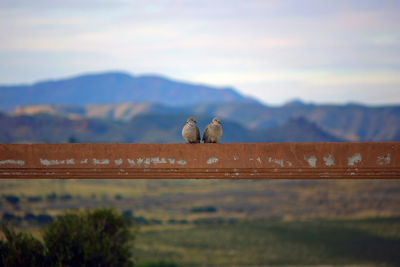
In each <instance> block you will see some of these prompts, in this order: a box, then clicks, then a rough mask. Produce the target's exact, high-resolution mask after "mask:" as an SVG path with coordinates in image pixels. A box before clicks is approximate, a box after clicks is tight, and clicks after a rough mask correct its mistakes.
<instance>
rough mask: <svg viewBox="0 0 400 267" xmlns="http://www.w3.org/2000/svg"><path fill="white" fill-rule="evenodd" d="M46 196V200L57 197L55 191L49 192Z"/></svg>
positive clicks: (52, 199)
mask: <svg viewBox="0 0 400 267" xmlns="http://www.w3.org/2000/svg"><path fill="white" fill-rule="evenodd" d="M46 198H47V200H48V201H54V200H56V199H57V195H56V193H51V194H48V195H47V196H46Z"/></svg>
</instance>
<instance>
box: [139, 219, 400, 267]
mask: <svg viewBox="0 0 400 267" xmlns="http://www.w3.org/2000/svg"><path fill="white" fill-rule="evenodd" d="M399 251H400V217H396V218H376V219H361V220H307V221H291V222H283V221H273V220H253V221H239V222H235V223H231V224H226V223H222V224H204V225H196V226H191V227H179V228H171V227H158V228H157V227H156V228H154V227H153V229H142V231H141V232H140V234H139V236H138V239H137V242H136V250H135V252H136V257H137V258H138V259H139V262H140V261H157V260H166V261H169V262H175V263H177V265H178V266H212V265H214V266H265V265H291V266H298V265H303V266H308V265H341V266H342V265H357V266H400V257H399Z"/></svg>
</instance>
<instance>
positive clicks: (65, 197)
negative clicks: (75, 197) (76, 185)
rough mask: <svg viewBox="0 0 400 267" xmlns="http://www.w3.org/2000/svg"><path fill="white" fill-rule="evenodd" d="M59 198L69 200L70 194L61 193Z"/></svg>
mask: <svg viewBox="0 0 400 267" xmlns="http://www.w3.org/2000/svg"><path fill="white" fill-rule="evenodd" d="M60 199H61V200H64V201H65V200H71V199H72V196H71V195H70V194H65V195H61V196H60Z"/></svg>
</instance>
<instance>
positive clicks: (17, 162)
mask: <svg viewBox="0 0 400 267" xmlns="http://www.w3.org/2000/svg"><path fill="white" fill-rule="evenodd" d="M3 164H13V165H20V166H23V165H25V161H23V160H14V159H6V160H0V165H3Z"/></svg>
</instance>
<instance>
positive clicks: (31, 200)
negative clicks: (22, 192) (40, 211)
mask: <svg viewBox="0 0 400 267" xmlns="http://www.w3.org/2000/svg"><path fill="white" fill-rule="evenodd" d="M42 200H43V198H42V197H41V196H30V197H28V201H29V202H33V203H34V202H40V201H42Z"/></svg>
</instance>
